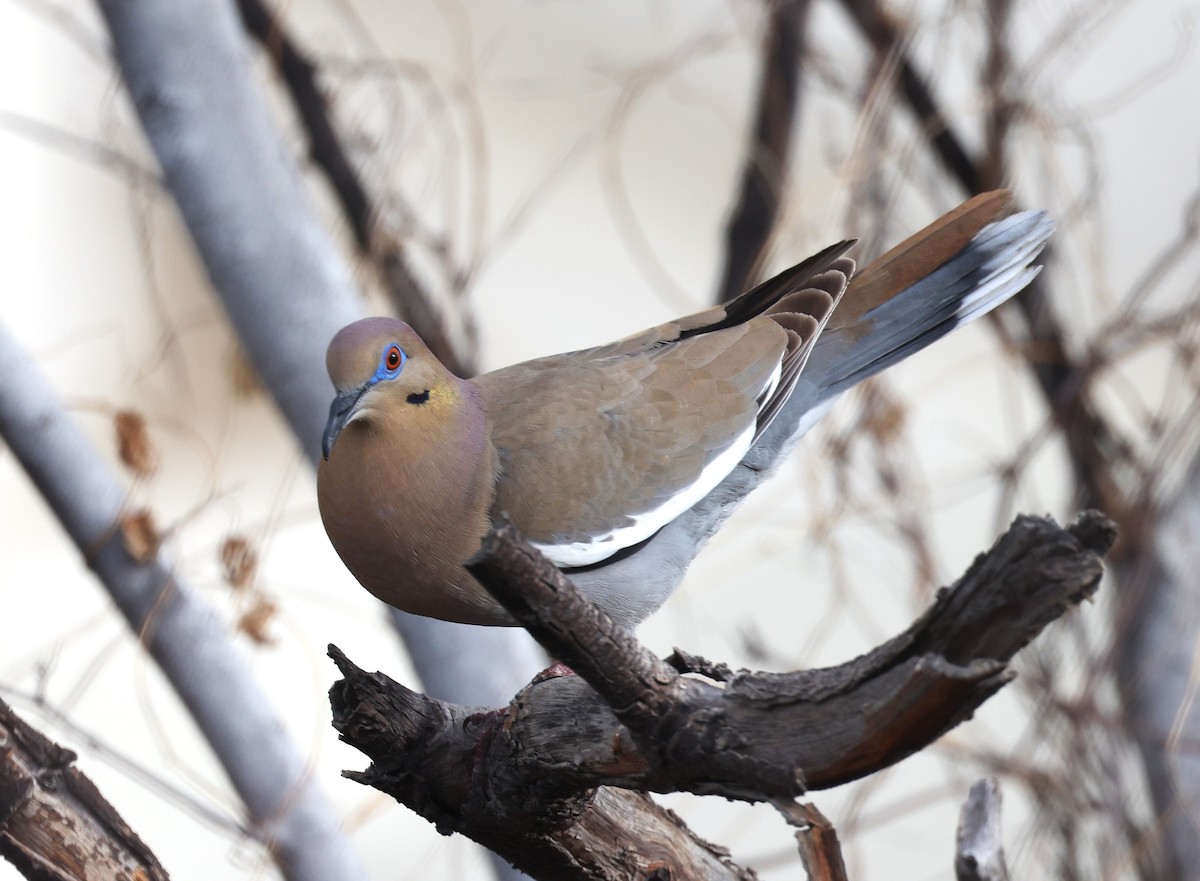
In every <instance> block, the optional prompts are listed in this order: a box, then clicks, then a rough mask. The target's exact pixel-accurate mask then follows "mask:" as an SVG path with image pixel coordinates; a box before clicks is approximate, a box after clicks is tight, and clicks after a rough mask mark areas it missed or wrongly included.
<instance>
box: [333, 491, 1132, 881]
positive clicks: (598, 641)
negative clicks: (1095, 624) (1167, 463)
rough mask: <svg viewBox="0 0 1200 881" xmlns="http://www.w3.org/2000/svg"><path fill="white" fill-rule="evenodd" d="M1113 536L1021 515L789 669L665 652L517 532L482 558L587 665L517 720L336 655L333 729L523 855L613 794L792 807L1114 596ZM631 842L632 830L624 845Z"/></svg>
mask: <svg viewBox="0 0 1200 881" xmlns="http://www.w3.org/2000/svg"><path fill="white" fill-rule="evenodd" d="M1113 537H1114V532H1113V528H1112V524H1111V523H1109V522H1108V521H1107V520H1105V519H1104V518H1103V517H1102V516H1100V515H1099V514H1096V513H1088V514H1085V515H1083V516H1081V517H1080V519H1079V521H1078V522H1077V523H1076V524H1075V525H1074V526H1072V527H1071V528H1070V529H1061V528H1060V527H1058V526H1056V525H1055V524H1053V523H1052V522H1051V521H1049V520H1043V519H1038V518H1030V517H1021V518H1019V519H1018V520H1017V521H1016V523H1015V524H1014V525H1013V527H1012V528H1011V529H1010V530H1009V531H1008V533H1006V534H1005V535H1004V536H1003V537H1002V538H1001V539H1000V540H999V541H998V542H997V543H996V545H995V546H994V547H993V548H992V549H991V550H990V551H989V552H987V553H986V554H983V555H981V556H980V557H979V559H977V560H976V562H975V564H974V565H973V566H972V567H971V569H970V570H969V571H968V572H967V573H966V574H965V575H964V576H963V577H962V578H961V579H960V580H959V581H958V583H956V584H955V585H954V586H953V587H952V588H948V589H946V590H944V591H942V593H941V594H940V595H939V597H938V599H937V601H936V603H935V604H934V605H933V607H932V608H931V609H930V610H929V611H928V612H927V613H926V614H925V615H923V616H922V617H921V618H920V619H919V620H918V621H916V622H915V623H914V624H913V625H912V627H910V628H909V629H908V630H907V631H906V632H905V633H903V634H901V635H900V636H898V637H896V638H895V639H892V640H890V641H889V642H888V643H886V644H884V645H882V646H880V647H879V648H877V649H875V650H874V651H872V652H870V653H869V654H867V655H864V656H862V657H860V658H858V659H855V660H853V661H850V662H848V663H846V664H843V665H841V666H838V667H834V668H829V669H824V670H812V671H803V672H796V673H788V674H771V673H755V672H746V671H742V672H739V673H732V672H730V671H728V670H726V669H724V668H722V667H721V666H719V665H713V664H708V663H706V662H701V661H698V660H697V659H694V658H691V657H688V656H685V655H683V654H681V653H676V654H675V655H674V656H673V657H672V658H671V660H670V663H665V662H663V661H660V660H658V659H657V658H655V657H654V656H653V655H652V654H650V653H649V652H648V651H646V650H645V649H644V648H643V647H642V646H641V645H640V644H639V643H638V642H637V641H636V639H634V638H633V637H632V636H631V635H630V634H628V633H626V632H624V631H621V630H619V629H618V628H616V627H615V626H614V625H613V624H612V623H611V622H610V621H608V619H607V618H606V617H605V616H604V615H603V614H602V613H600V612H599V611H598V610H596V609H595V608H594V607H593V606H591V605H590V604H589V603H587V602H586V601H585V600H583V599H582V597H581V596H580V595H579V594H578V593H577V592H576V591H575V590H574V588H573V587H572V586H571V585H570V583H569V582H568V581H567V580H566V579H565V578H564V577H563V576H562V574H561V572H559V571H558V570H557V569H555V568H554V567H553V566H552V565H550V564H549V563H548V561H546V560H545V559H544V558H543V557H542V556H541V555H540V554H538V553H537V552H536V551H534V550H533V549H532V548H529V547H528V546H527V545H524V544H523V543H520V542H518V541H517V540H516V539H515V537H514V536H513V535H512V532H511V530H510V529H508V528H502V529H501V530H499V531H498V532H494V533H492V534H491V535H490V536H489V537H488V539H487V540H486V541H485V543H484V548H483V550H482V551H481V553H480V554H479V556H478V557H477V558H476V559H475V560H474V561H473V562H471V563H470V564H469V568H470V569H471V571H472V572H473V573H474V574H475V576H476V577H477V578H479V579H480V580H481V581H482V582H483V583H484V584H485V586H487V587H488V588H489V590H491V591H492V593H493V595H495V596H496V598H497V599H498V600H500V601H501V602H502V603H504V605H505V607H506V608H507V609H508V610H509V611H510V612H511V613H512V614H513V615H514V616H516V617H517V618H518V620H520V621H521V623H522V624H523V625H524V626H525V627H527V628H528V629H529V630H530V632H531V633H532V634H533V635H534V637H535V638H536V639H537V640H538V641H539V642H541V643H542V645H543V646H544V647H545V648H546V649H547V650H548V651H550V652H551V653H552V654H553V655H554V656H555V657H557V658H559V659H560V660H563V661H565V662H566V663H568V664H570V665H571V666H572V667H573V668H574V670H575V671H576V672H577V673H578V674H579V676H565V677H554V678H548V679H543V680H540V681H535V682H533V683H532V684H530V685H529V686H527V687H526V688H525V689H524V690H523V691H522V692H521V693H520V694H518V695H517V697H516V698H515V699H514V701H513V702H512V703H511V704H510V706H509V708H508V711H507V713H504V714H502V715H496V714H491V715H483V716H471V715H470V711H469V710H467V709H465V708H462V707H455V706H452V705H449V704H445V703H441V702H438V701H432V700H430V699H429V698H426V697H424V696H423V695H418V694H415V693H413V692H410V691H408V690H406V689H403V688H402V687H401V686H399V685H397V684H395V683H393V682H391V681H390V680H388V679H387V677H385V676H382V675H381V674H374V675H373V676H372V675H367V674H365V673H363V672H362V671H360V670H358V669H357V668H355V667H354V666H353V665H352V664H350V662H349V661H347V660H346V659H345V658H344V656H342V655H341V653H340V652H337V651H336V650H332V652H333V656H334V657H335V659H336V660H337V661H338V664H339V667H340V668H341V669H342V672H343V674H344V676H345V679H344V680H343V681H342V682H340V683H338V684H337V685H335V686H334V688H333V690H332V691H331V702H332V703H333V706H334V724H335V727H337V728H338V730H339V731H340V732H341V734H342V738H343V739H344V740H346V741H347V742H349V743H351V744H352V745H354V746H355V747H356V748H358V749H360V750H362V751H363V752H365V753H366V754H367V755H368V756H369V757H370V758H371V759H372V762H373V764H372V766H371V767H370V768H369V769H368V770H367V771H366V772H364V773H362V774H356V775H354V779H357V780H359V781H360V782H363V783H367V784H369V785H372V786H375V787H377V788H380V789H382V790H384V791H386V792H389V793H390V794H392V795H393V796H395V797H397V798H399V799H401V800H402V801H404V803H405V804H408V805H409V807H412V808H413V809H414V810H416V811H418V812H419V813H421V814H422V815H424V816H426V817H427V818H428V819H430V820H431V822H434V823H435V824H437V825H438V828H439V829H441V830H442V831H445V832H449V831H458V832H462V833H463V834H466V835H469V836H471V837H472V838H475V839H476V840H477V841H480V842H481V843H483V844H486V845H487V846H488V847H493V848H497V849H500V850H499V852H500V853H502V854H504V855H505V856H508V857H509V858H510V859H514V861H516V857H515V856H514V854H519V853H522V852H528V853H538V854H543V853H552V852H554V851H555V849H556V848H558V847H561V846H565V845H564V844H563V842H564V841H567V840H569V839H570V838H571V836H572V835H573V834H574V832H573V830H574V829H575V827H576V826H577V824H580V823H583V824H585V826H588V824H592V823H602V822H604V821H603V819H602V818H600V817H596V816H594V815H593V814H592V811H593V810H594V805H595V801H594V794H593V789H594V788H595V787H597V786H616V787H621V788H629V789H636V790H650V791H659V792H670V791H678V790H685V791H691V792H696V793H701V794H720V795H723V796H726V797H730V798H739V799H747V800H769V801H776V802H779V801H781V800H790V799H792V798H794V797H795V796H796V795H798V794H800V793H802V792H804V791H805V790H806V789H821V788H826V787H830V786H835V785H838V784H840V783H844V782H846V781H848V780H852V779H855V778H857V777H861V776H863V775H865V774H869V773H872V772H874V771H877V770H879V769H881V768H883V767H886V766H887V765H889V764H892V763H894V762H896V761H899V760H900V759H902V758H904V757H905V756H908V755H910V754H912V753H913V752H915V751H917V750H919V749H921V748H923V747H924V746H926V745H928V744H929V743H931V742H932V741H933V740H935V739H936V738H937V737H939V736H940V735H941V734H942V733H944V732H945V731H947V730H949V729H950V728H952V727H953V726H955V725H957V724H958V723H959V722H962V721H963V720H965V719H966V718H969V716H970V715H971V713H972V712H973V711H974V709H975V708H976V707H978V706H979V705H980V704H981V703H982V702H983V701H984V700H986V699H987V698H988V697H989V696H991V695H992V694H993V693H994V692H995V691H996V690H997V689H999V688H1000V687H1002V686H1003V685H1004V684H1005V683H1006V682H1008V681H1009V680H1010V679H1011V675H1012V674H1011V673H1010V672H1009V670H1008V668H1007V666H1006V662H1007V661H1008V660H1009V659H1010V658H1011V657H1012V655H1013V654H1014V653H1015V652H1016V651H1018V650H1019V649H1020V648H1021V647H1022V646H1024V645H1025V644H1027V643H1028V641H1029V640H1030V639H1032V638H1033V636H1034V635H1036V633H1037V632H1039V631H1040V630H1041V629H1042V628H1043V627H1045V626H1046V625H1047V624H1048V623H1049V622H1050V621H1052V620H1054V619H1056V618H1057V617H1059V616H1060V615H1062V613H1063V612H1065V611H1066V610H1067V609H1069V608H1071V607H1072V606H1073V605H1075V604H1077V603H1078V602H1080V601H1081V600H1082V599H1084V598H1086V597H1088V596H1090V595H1091V593H1092V591H1094V590H1095V588H1096V585H1097V584H1098V582H1099V578H1100V574H1101V568H1102V567H1101V562H1100V555H1102V554H1103V553H1105V552H1106V551H1107V549H1108V547H1109V546H1110V544H1111V542H1112V540H1113ZM679 671H687V672H699V673H702V674H704V675H706V676H708V677H710V678H716V679H719V680H721V684H719V685H718V684H716V683H713V682H711V681H706V680H704V679H700V678H696V677H694V676H682V675H680V674H679ZM601 792H607V790H603V789H602V790H601ZM500 830H503V831H504V834H503V835H502V834H500ZM626 846H631V844H630V842H629V841H626V840H624V836H621V835H616V834H614V836H613V839H612V841H611V842H610V847H613V848H621V847H626ZM539 860H540V857H539V858H537V859H532V860H531V862H528V863H519V865H520V866H521V868H523V869H524V870H525V871H527V872H529V873H530V874H532V875H534V876H535V877H556V878H592V877H608V876H604V875H588V874H585V873H577V874H554V873H552V872H550V871H549V870H548V869H547V868H546V864H543V863H541V862H539ZM555 871H558V872H562V871H565V870H564V869H562V867H561V866H556V868H555ZM684 877H687V876H686V875H685V876H684Z"/></svg>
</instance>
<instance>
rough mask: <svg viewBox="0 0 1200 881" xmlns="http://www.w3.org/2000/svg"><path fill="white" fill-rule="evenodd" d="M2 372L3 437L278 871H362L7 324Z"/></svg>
mask: <svg viewBox="0 0 1200 881" xmlns="http://www.w3.org/2000/svg"><path fill="white" fill-rule="evenodd" d="M0 376H3V377H4V382H3V383H0V437H3V439H4V441H5V442H6V443H7V444H8V446H9V448H10V449H11V450H12V452H13V454H14V455H15V456H16V458H17V460H18V461H19V462H20V463H21V466H22V467H23V468H24V469H25V471H26V472H27V473H28V474H29V476H30V478H31V479H32V480H33V482H34V484H35V485H36V486H37V488H38V490H39V491H40V492H41V494H42V497H43V498H44V499H45V500H46V502H47V504H49V506H50V507H51V509H52V510H53V511H54V513H55V515H56V516H57V517H58V519H59V521H60V522H61V523H62V525H63V528H64V529H65V530H66V531H67V533H68V534H69V535H70V537H71V540H72V541H73V542H74V543H75V545H76V546H77V547H78V548H79V550H80V552H81V553H82V554H83V556H84V558H85V559H86V561H87V564H88V566H89V567H90V568H91V569H92V570H93V571H94V572H95V573H96V575H97V576H98V577H99V579H100V581H101V583H102V584H103V585H104V587H105V588H106V589H107V590H108V593H109V595H110V596H111V597H112V599H113V602H114V603H115V604H116V606H117V608H118V609H120V611H121V614H122V615H124V617H125V620H126V622H127V623H128V624H129V628H130V629H131V630H132V631H133V632H134V633H135V634H136V635H137V636H138V638H139V639H140V640H141V642H142V644H143V645H144V646H145V648H146V650H147V651H148V652H149V654H150V656H151V657H152V658H154V660H155V662H156V663H157V664H158V666H159V667H160V669H161V670H162V671H163V673H164V675H165V676H166V678H167V680H168V681H169V682H170V683H171V685H172V687H173V688H174V689H175V691H176V693H177V694H178V695H179V697H180V699H181V700H182V701H183V703H184V705H185V706H186V707H187V709H188V711H189V712H190V713H191V715H192V718H193V719H194V720H195V722H196V724H197V726H198V727H199V728H200V730H201V732H202V733H203V735H204V737H205V739H206V740H207V742H208V743H209V745H210V746H211V747H212V749H213V752H214V753H215V754H216V756H217V759H218V760H219V761H220V762H221V765H222V767H223V768H224V769H225V772H226V773H227V774H228V775H229V779H230V782H231V783H232V784H233V787H234V789H235V790H236V791H237V793H238V795H239V797H240V798H241V799H242V802H243V803H244V804H245V806H246V810H247V812H248V814H249V815H250V818H251V820H252V823H253V825H254V828H255V830H256V832H257V835H258V836H259V838H260V839H261V840H262V841H263V843H264V844H265V845H266V847H267V848H268V850H269V851H270V853H271V855H272V856H273V857H274V858H275V860H276V861H277V862H278V863H279V866H280V868H281V870H282V871H283V873H284V875H285V876H286V877H287V878H289V879H296V881H334V879H351V878H355V879H357V878H360V877H361V874H362V870H361V866H360V865H359V863H358V860H357V858H356V857H355V856H354V855H353V853H352V851H351V849H350V845H349V842H348V841H347V840H346V838H345V837H344V836H343V834H342V832H341V830H340V829H339V828H338V823H337V819H336V817H335V816H334V814H333V811H332V809H331V808H330V806H329V804H328V803H327V802H326V801H325V798H324V796H323V795H322V793H321V791H320V789H319V788H318V787H317V786H316V785H315V784H314V783H313V781H312V780H311V777H310V769H309V767H308V764H307V762H306V761H305V758H304V756H303V755H302V754H301V752H300V750H299V749H298V748H297V747H296V746H295V745H294V744H293V742H292V740H291V738H290V736H289V735H288V733H287V730H286V728H285V727H284V725H283V722H282V721H281V720H280V719H279V718H278V717H277V716H276V715H275V714H274V712H273V711H272V710H271V708H270V706H271V705H270V701H269V700H268V699H267V695H266V692H265V691H264V690H263V689H262V688H261V687H259V685H258V683H257V682H256V681H255V679H254V677H253V675H252V674H251V673H250V672H249V670H250V664H249V660H248V659H247V658H246V657H245V655H244V654H243V652H242V650H241V648H240V647H239V646H238V645H237V643H236V642H234V640H233V639H232V638H231V637H230V635H229V633H228V631H227V630H226V628H225V627H224V625H222V623H221V621H220V620H219V618H218V617H217V615H216V613H215V612H214V611H213V610H212V609H211V608H210V607H209V606H208V605H207V604H206V603H205V602H204V601H203V600H202V599H201V597H200V596H199V594H197V593H196V592H195V591H194V590H193V589H192V588H191V587H190V586H189V585H188V584H187V583H186V582H184V581H183V580H182V579H181V578H180V577H179V576H178V574H177V573H176V572H174V571H173V570H172V569H171V568H169V567H168V566H166V565H165V564H164V563H162V562H160V561H159V559H158V555H157V552H156V551H151V552H149V553H146V554H139V556H140V557H141V559H138V558H136V557H135V556H134V554H132V553H131V551H130V547H129V543H130V540H131V536H130V534H129V533H128V532H127V531H126V529H124V528H123V527H124V526H125V525H126V524H128V523H130V522H132V521H131V518H130V517H129V512H127V511H126V510H125V509H124V506H125V491H124V490H123V489H122V487H121V485H120V483H119V481H118V479H117V477H116V476H115V475H114V474H113V473H112V470H111V468H110V467H109V465H108V463H107V462H106V461H105V459H104V457H103V456H101V455H100V453H99V452H98V451H97V450H95V449H94V448H93V447H92V446H91V445H90V444H89V443H88V442H87V440H86V435H85V433H84V432H83V431H81V430H80V429H79V427H78V426H77V425H75V423H74V421H73V420H72V419H71V418H70V417H69V416H68V415H67V414H66V412H65V411H64V410H63V407H62V404H61V403H60V402H59V400H58V396H57V395H56V394H55V392H54V390H53V389H52V388H51V387H50V386H49V384H48V383H47V382H46V380H45V379H44V378H43V377H42V376H41V374H40V373H39V372H38V371H37V370H36V368H35V367H34V366H33V365H32V364H31V363H30V362H29V361H28V359H27V358H26V357H25V356H24V354H23V353H22V352H21V351H20V350H19V349H18V348H17V345H16V343H15V342H14V341H13V340H12V339H11V338H10V337H9V336H8V334H7V332H6V331H4V329H3V328H0ZM141 522H145V521H141ZM142 537H146V536H142ZM149 538H151V539H155V540H156V536H149ZM151 543H152V544H153V542H151ZM143 550H144V549H143Z"/></svg>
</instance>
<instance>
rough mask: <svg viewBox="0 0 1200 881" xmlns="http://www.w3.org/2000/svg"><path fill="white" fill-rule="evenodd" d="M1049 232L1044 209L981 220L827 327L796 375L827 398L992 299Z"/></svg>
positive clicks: (1032, 272)
mask: <svg viewBox="0 0 1200 881" xmlns="http://www.w3.org/2000/svg"><path fill="white" fill-rule="evenodd" d="M1053 231H1054V222H1053V221H1052V220H1050V217H1049V215H1047V214H1046V212H1044V211H1025V212H1022V213H1020V214H1014V215H1013V216H1011V217H1008V218H1005V219H1004V220H1001V221H997V222H996V223H991V224H988V225H987V226H985V227H984V228H983V229H981V230H980V231H979V233H978V234H976V236H975V238H973V239H971V241H970V243H969V244H968V245H967V246H966V247H965V248H963V249H962V250H961V251H959V252H958V254H956V255H955V256H954V257H951V258H950V260H948V261H947V262H945V263H943V264H942V265H941V266H939V267H938V268H937V269H935V270H934V271H933V272H931V273H930V274H929V275H927V276H925V277H924V278H923V279H921V280H920V281H918V282H916V283H915V284H912V285H910V286H909V287H907V288H905V289H904V290H903V291H901V292H900V293H899V294H897V295H896V296H894V297H892V298H891V299H890V300H888V301H887V302H886V303H882V304H880V305H879V306H876V307H875V308H874V309H872V310H870V311H869V312H867V313H866V314H865V315H864V316H863V317H862V318H861V319H860V320H859V321H858V322H856V323H855V324H854V325H852V326H850V327H839V328H834V329H830V330H826V331H825V333H824V334H822V335H821V338H820V339H819V340H818V341H817V344H816V346H815V347H814V349H813V352H812V355H811V356H810V357H809V361H808V364H807V366H806V367H805V369H804V374H803V377H802V381H803V384H804V385H805V386H806V387H807V390H808V391H809V394H810V395H811V397H810V402H811V403H812V404H815V405H817V406H820V405H821V404H822V403H824V402H826V401H830V400H831V399H832V398H833V397H835V396H837V395H839V394H841V393H842V392H844V391H846V390H847V389H849V388H850V387H851V386H853V385H855V384H857V383H859V382H862V381H863V380H864V379H867V378H868V377H871V376H874V375H875V374H876V373H878V372H879V371H881V370H884V369H886V368H888V367H890V366H892V365H893V364H895V363H897V362H898V361H902V360H904V359H905V358H907V357H908V356H909V355H912V354H913V353H915V352H918V351H920V350H921V349H923V348H925V347H926V346H928V345H929V344H930V343H932V342H934V341H935V340H938V339H941V338H942V337H944V336H945V335H946V334H948V333H950V332H951V331H953V330H955V329H956V328H959V327H961V326H962V325H964V324H966V323H967V322H969V321H974V320H975V319H976V318H978V317H980V316H981V315H985V314H987V313H988V312H990V311H991V310H992V309H994V308H996V307H997V306H999V305H1000V304H1001V303H1003V302H1004V301H1005V300H1007V299H1008V298H1009V297H1011V296H1013V294H1016V293H1017V292H1018V291H1020V290H1021V289H1022V288H1024V287H1025V286H1026V285H1027V284H1029V282H1030V281H1032V280H1033V278H1034V276H1036V275H1037V274H1038V272H1039V271H1041V267H1040V266H1031V265H1030V263H1031V262H1032V261H1033V260H1034V258H1036V257H1037V255H1038V254H1039V253H1040V252H1041V250H1042V248H1043V247H1044V246H1045V244H1046V240H1047V239H1048V238H1049V237H1050V234H1051V233H1052V232H1053Z"/></svg>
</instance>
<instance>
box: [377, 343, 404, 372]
mask: <svg viewBox="0 0 1200 881" xmlns="http://www.w3.org/2000/svg"><path fill="white" fill-rule="evenodd" d="M407 360H408V355H406V354H405V353H404V350H403V349H402V348H400V346H399V345H398V344H397V343H388V345H386V346H384V347H383V354H382V355H381V356H380V358H379V367H378V368H376V370H375V379H376V380H377V381H378V380H380V379H392V378H393V377H395V376H396V375H397V374H398V373H400V371H401V370H403V369H404V362H406V361H407Z"/></svg>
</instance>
